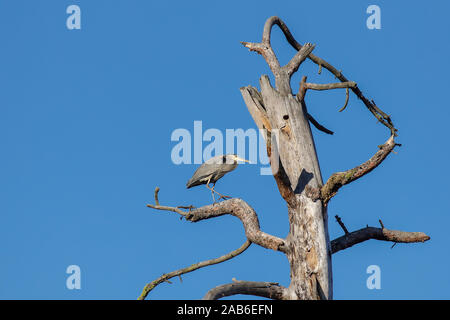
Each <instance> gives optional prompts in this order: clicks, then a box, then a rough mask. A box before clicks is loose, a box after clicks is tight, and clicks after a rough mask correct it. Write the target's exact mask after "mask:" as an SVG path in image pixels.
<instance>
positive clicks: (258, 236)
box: [147, 188, 286, 252]
mask: <svg viewBox="0 0 450 320" xmlns="http://www.w3.org/2000/svg"><path fill="white" fill-rule="evenodd" d="M158 191H159V188H156V190H155V203H158V205H152V204H147V207H149V208H153V209H157V210H164V211H172V212H176V213H178V214H180V215H182V216H183V217H184V218H185V219H186V220H188V221H191V222H197V221H200V220H206V219H210V218H215V217H219V216H222V215H225V214H230V215H232V216H235V217H237V218H238V219H239V220H241V222H242V224H243V225H244V229H245V235H246V236H247V239H248V240H250V241H251V242H253V243H255V244H257V245H260V246H262V247H264V248H267V249H272V250H276V251H281V252H285V251H286V246H285V243H284V240H283V239H281V238H278V237H275V236H272V235H270V234H268V233H265V232H263V231H261V229H260V226H259V220H258V216H257V215H256V212H255V210H253V208H252V207H250V205H249V204H248V203H247V202H245V201H244V200H242V199H238V198H234V199H230V200H226V201H222V202H220V203H215V204H212V205H207V206H203V207H200V208H194V207H192V206H190V207H183V208H188V209H189V211H183V210H180V208H181V207H169V206H161V205H159V201H158Z"/></svg>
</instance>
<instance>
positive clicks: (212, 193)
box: [206, 178, 220, 203]
mask: <svg viewBox="0 0 450 320" xmlns="http://www.w3.org/2000/svg"><path fill="white" fill-rule="evenodd" d="M210 181H211V178H209V179H208V182H207V183H206V187H207V188H208V189H209V190H211V196H212V198H213V203H216V197H214V192H215V191H214V187H212V189H211V188H210V187H209V183H210ZM219 200H220V199H219Z"/></svg>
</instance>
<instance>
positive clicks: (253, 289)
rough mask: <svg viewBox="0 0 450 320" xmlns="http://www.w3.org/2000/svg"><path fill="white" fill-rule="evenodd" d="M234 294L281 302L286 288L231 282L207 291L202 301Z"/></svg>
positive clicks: (273, 283)
mask: <svg viewBox="0 0 450 320" xmlns="http://www.w3.org/2000/svg"><path fill="white" fill-rule="evenodd" d="M236 294H246V295H253V296H258V297H264V298H269V299H277V300H283V299H286V288H285V287H283V286H280V285H279V284H278V283H276V282H254V281H233V282H232V283H229V284H223V285H220V286H217V287H215V288H213V289H211V290H209V291H208V292H207V293H206V295H205V296H204V297H203V300H217V299H220V298H223V297H228V296H232V295H236Z"/></svg>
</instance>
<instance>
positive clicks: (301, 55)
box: [283, 43, 316, 78]
mask: <svg viewBox="0 0 450 320" xmlns="http://www.w3.org/2000/svg"><path fill="white" fill-rule="evenodd" d="M315 47H316V45H315V44H311V43H306V44H305V45H304V46H303V47H302V48H301V49H300V50H299V51H297V53H296V54H295V56H294V57H292V59H291V61H289V62H288V64H287V65H286V66H284V67H283V68H284V69H285V70H286V73H287V74H288V76H289V78H290V77H291V76H292V75H293V74H294V73H295V72H296V71H297V70H298V68H299V67H300V65H301V64H302V62H303V61H305V60H306V58H307V57H308V55H309V54H310V53H311V52H312V51H313V50H314V48H315Z"/></svg>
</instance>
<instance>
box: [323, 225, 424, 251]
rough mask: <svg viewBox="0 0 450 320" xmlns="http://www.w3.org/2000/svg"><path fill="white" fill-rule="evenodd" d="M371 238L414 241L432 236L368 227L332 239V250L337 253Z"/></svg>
mask: <svg viewBox="0 0 450 320" xmlns="http://www.w3.org/2000/svg"><path fill="white" fill-rule="evenodd" d="M370 239H376V240H383V241H391V242H395V243H398V242H401V243H413V242H425V241H428V240H430V237H429V236H427V235H426V234H425V233H423V232H405V231H398V230H388V229H386V228H375V227H366V228H363V229H360V230H357V231H353V232H350V233H348V234H345V235H343V236H342V237H340V238H337V239H335V240H333V241H331V252H332V253H336V252H338V251H341V250H344V249H347V248H350V247H351V246H354V245H355V244H358V243H361V242H364V241H367V240H370Z"/></svg>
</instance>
